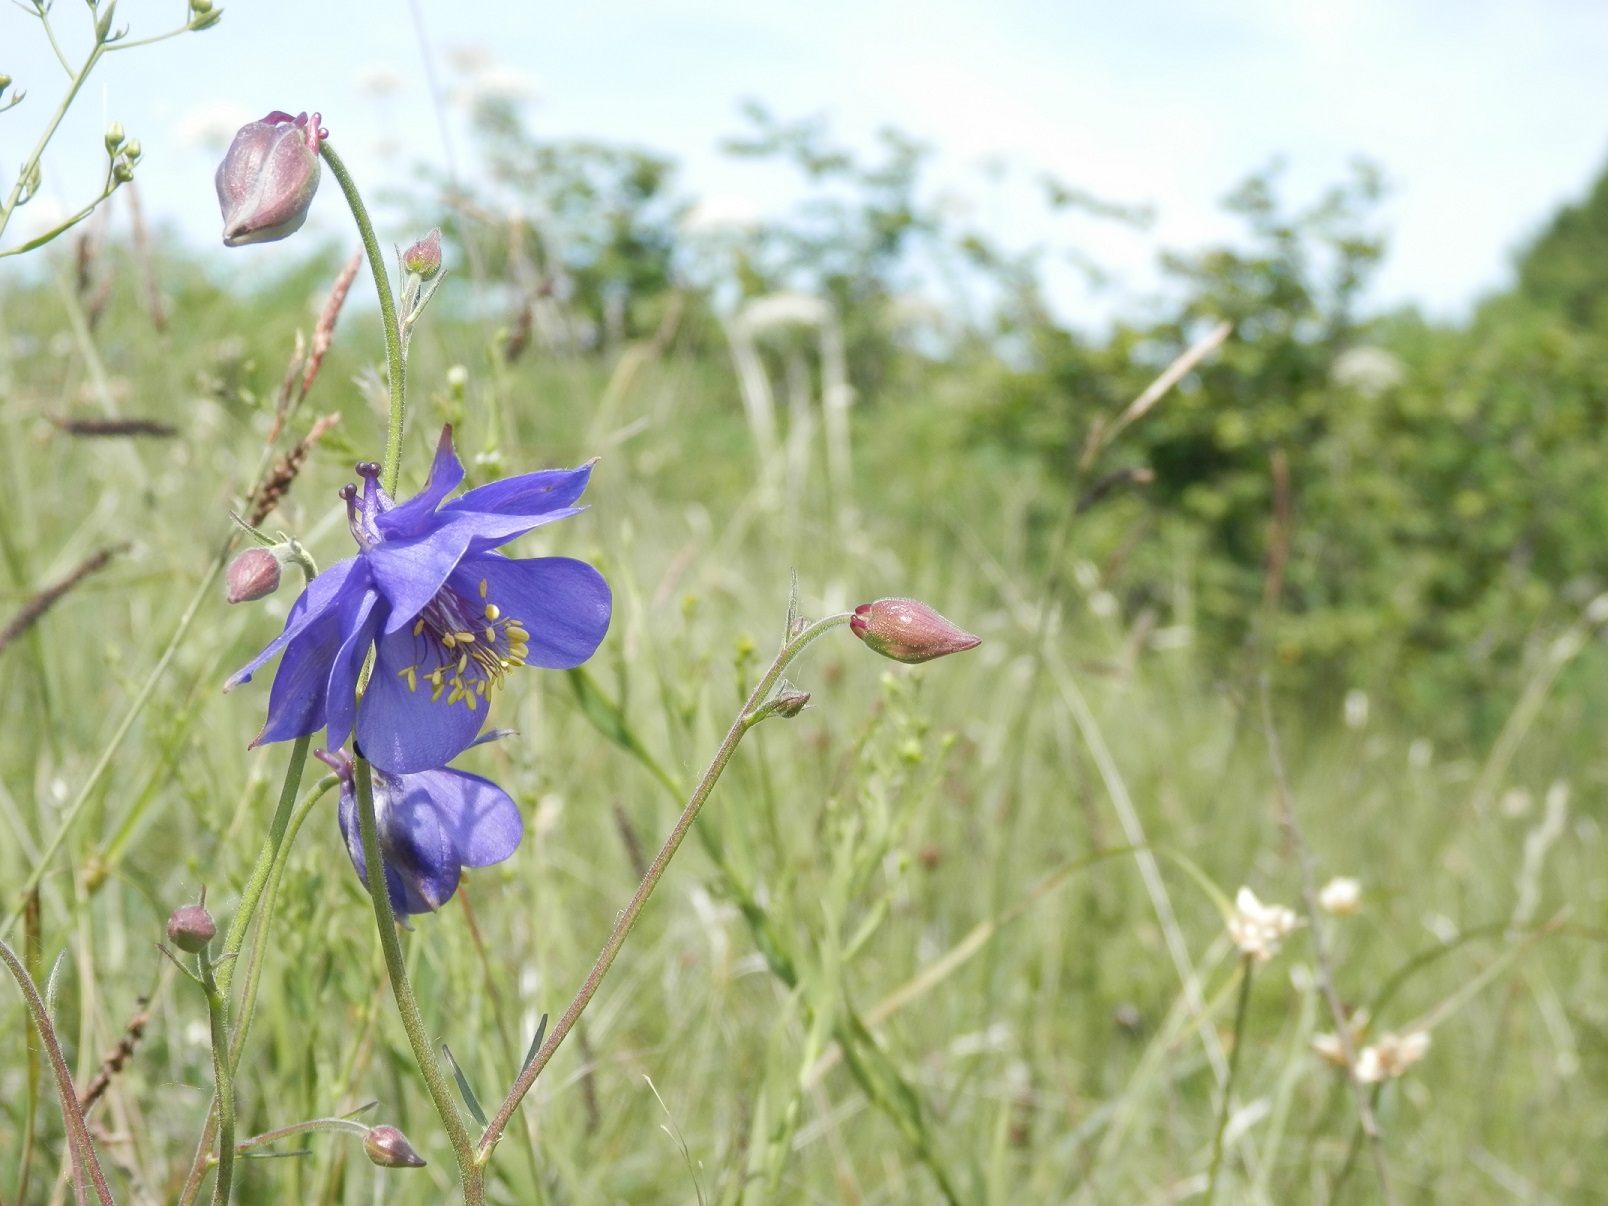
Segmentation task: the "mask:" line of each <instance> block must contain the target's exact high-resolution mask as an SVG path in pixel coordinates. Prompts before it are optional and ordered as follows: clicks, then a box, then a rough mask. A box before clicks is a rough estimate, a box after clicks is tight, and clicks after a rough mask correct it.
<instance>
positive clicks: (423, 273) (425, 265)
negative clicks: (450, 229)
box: [402, 226, 441, 281]
mask: <svg viewBox="0 0 1608 1206" xmlns="http://www.w3.org/2000/svg"><path fill="white" fill-rule="evenodd" d="M402 269H403V271H404V272H409V273H412V274H413V275H414V276H417V277H418V278H419V279H420V280H426V281H427V280H429V279H430V278H431V277H433V276H435V274H436V273H438V272H440V271H441V228H440V227H439V226H437V227H436V228H435V229H434V230H432V231H431V232H430V233H429V234H427V235H425V236H424V238H422V239H420V240H419V241H418V242H417V243H415V244H413V246H411V247H409V248H408V249H407V250H406V251H404V252H403V253H402Z"/></svg>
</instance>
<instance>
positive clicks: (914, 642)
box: [849, 599, 982, 663]
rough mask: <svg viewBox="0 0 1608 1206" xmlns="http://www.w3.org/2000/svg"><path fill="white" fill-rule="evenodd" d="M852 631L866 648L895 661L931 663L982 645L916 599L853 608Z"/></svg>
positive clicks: (883, 601)
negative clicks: (947, 655)
mask: <svg viewBox="0 0 1608 1206" xmlns="http://www.w3.org/2000/svg"><path fill="white" fill-rule="evenodd" d="M849 628H850V629H852V630H853V632H854V635H855V636H857V637H859V638H860V639H861V640H862V641H864V642H865V643H866V645H867V647H869V648H870V649H872V650H874V651H876V652H877V653H880V654H881V655H882V656H883V657H891V658H892V659H893V660H894V661H896V662H911V663H914V662H930V661H931V660H932V659H933V658H935V657H943V656H944V655H945V654H948V653H962V652H964V651H965V650H967V649H975V648H976V647H977V646H978V645H980V644H981V643H982V641H981V638H979V637H974V636H972V634H971V633H969V632H962V631H961V630H960V629H958V628H956V627H955V626H954V625H953V624H951V623H950V622H949V621H948V620H946V619H944V618H943V616H941V615H939V614H938V613H937V612H936V611H934V610H933V609H932V608H930V607H928V606H927V605H926V604H925V603H921V602H918V601H917V600H915V599H878V600H877V601H876V602H875V603H862V604H860V606H858V607H856V608H855V609H854V615H853V617H852V618H851V619H850V620H849Z"/></svg>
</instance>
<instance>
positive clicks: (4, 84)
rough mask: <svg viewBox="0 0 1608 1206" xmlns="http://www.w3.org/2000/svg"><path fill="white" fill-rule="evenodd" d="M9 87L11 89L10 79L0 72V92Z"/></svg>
mask: <svg viewBox="0 0 1608 1206" xmlns="http://www.w3.org/2000/svg"><path fill="white" fill-rule="evenodd" d="M9 87H11V77H10V76H9V75H7V74H6V73H5V72H3V71H0V92H4V91H5V90H6V89H7V88H9Z"/></svg>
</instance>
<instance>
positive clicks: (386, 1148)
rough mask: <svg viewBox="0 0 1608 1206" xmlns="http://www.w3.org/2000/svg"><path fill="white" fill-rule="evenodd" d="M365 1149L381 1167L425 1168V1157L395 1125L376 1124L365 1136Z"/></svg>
mask: <svg viewBox="0 0 1608 1206" xmlns="http://www.w3.org/2000/svg"><path fill="white" fill-rule="evenodd" d="M363 1150H364V1151H365V1152H367V1153H368V1158H369V1159H370V1160H372V1161H374V1163H376V1164H378V1165H379V1166H380V1167H381V1168H423V1167H424V1157H422V1156H421V1155H419V1153H418V1152H416V1151H414V1150H413V1144H411V1143H409V1142H408V1137H407V1136H406V1135H404V1134H403V1133H402V1132H401V1131H399V1130H397V1129H396V1127H394V1126H376V1127H371V1128H370V1129H369V1133H368V1134H367V1135H365V1136H364V1137H363Z"/></svg>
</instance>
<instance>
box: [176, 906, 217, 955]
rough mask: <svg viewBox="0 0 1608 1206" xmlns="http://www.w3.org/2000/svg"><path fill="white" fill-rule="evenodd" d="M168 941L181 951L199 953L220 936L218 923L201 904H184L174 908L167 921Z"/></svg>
mask: <svg viewBox="0 0 1608 1206" xmlns="http://www.w3.org/2000/svg"><path fill="white" fill-rule="evenodd" d="M167 935H168V941H169V942H171V943H172V944H173V945H174V946H176V947H178V948H179V949H180V950H181V951H188V952H189V953H190V954H192V955H194V954H198V953H200V952H201V951H204V950H206V949H207V943H209V942H211V941H212V940H213V939H214V938H216V937H217V936H218V926H217V923H216V922H214V921H213V920H212V914H211V913H209V912H207V911H206V909H205V908H203V907H202V906H201V905H198V904H193V905H182V906H181V907H179V908H177V909H174V910H173V915H172V916H171V917H169V918H168V923H167Z"/></svg>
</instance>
